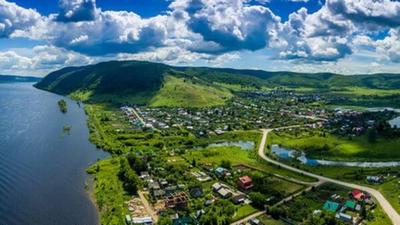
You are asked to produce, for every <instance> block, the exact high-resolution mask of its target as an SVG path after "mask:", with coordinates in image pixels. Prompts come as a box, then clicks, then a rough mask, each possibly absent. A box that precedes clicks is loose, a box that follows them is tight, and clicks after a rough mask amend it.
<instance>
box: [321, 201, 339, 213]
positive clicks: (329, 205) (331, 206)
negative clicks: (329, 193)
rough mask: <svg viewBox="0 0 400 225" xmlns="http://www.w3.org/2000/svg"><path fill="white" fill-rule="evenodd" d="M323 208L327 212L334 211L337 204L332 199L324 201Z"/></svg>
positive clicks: (337, 206)
mask: <svg viewBox="0 0 400 225" xmlns="http://www.w3.org/2000/svg"><path fill="white" fill-rule="evenodd" d="M323 209H324V210H326V211H329V212H336V211H337V210H338V209H339V204H338V203H336V202H332V201H329V200H328V201H326V202H325V204H324V206H323Z"/></svg>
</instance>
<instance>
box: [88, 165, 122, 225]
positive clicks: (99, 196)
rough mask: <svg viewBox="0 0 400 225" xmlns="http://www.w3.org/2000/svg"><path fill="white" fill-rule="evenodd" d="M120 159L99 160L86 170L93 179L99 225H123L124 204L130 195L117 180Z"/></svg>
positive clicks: (120, 181)
mask: <svg viewBox="0 0 400 225" xmlns="http://www.w3.org/2000/svg"><path fill="white" fill-rule="evenodd" d="M120 171H121V165H120V159H119V158H118V157H111V158H109V159H105V160H101V161H98V162H97V163H95V164H94V165H92V166H91V167H89V168H88V170H87V172H88V173H89V174H90V175H91V176H93V177H94V187H93V193H92V195H93V197H94V201H95V203H96V206H97V208H98V210H99V215H100V221H101V224H109V225H118V224H124V223H125V221H124V217H125V215H126V214H127V213H128V209H127V207H126V204H125V202H126V201H127V200H129V198H130V194H128V192H127V191H126V190H125V189H124V183H123V181H122V180H121V179H119V174H120Z"/></svg>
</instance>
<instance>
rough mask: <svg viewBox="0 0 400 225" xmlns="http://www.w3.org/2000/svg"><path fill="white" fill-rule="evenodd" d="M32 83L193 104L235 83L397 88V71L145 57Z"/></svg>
mask: <svg viewBox="0 0 400 225" xmlns="http://www.w3.org/2000/svg"><path fill="white" fill-rule="evenodd" d="M167 78H168V79H167ZM36 87H38V88H41V89H45V90H48V91H52V92H55V93H58V94H62V95H70V96H72V97H75V98H78V99H81V100H93V101H111V102H115V101H123V102H132V103H138V104H141V103H143V104H153V105H157V106H163V105H165V106H167V105H168V104H173V103H174V102H173V99H174V98H179V101H181V102H183V103H182V105H185V104H186V103H190V104H191V105H192V106H193V103H194V104H195V103H196V101H193V99H202V101H204V102H210V101H216V102H218V103H221V102H223V101H224V99H226V98H229V96H230V93H231V92H232V91H234V88H237V87H240V88H252V89H261V88H276V87H286V88H312V89H317V90H321V91H330V90H340V89H343V88H354V87H356V88H368V89H382V90H393V89H400V74H374V75H351V76H349V75H339V74H333V73H294V72H268V71H262V70H236V69H229V68H207V67H174V66H169V65H166V64H161V63H151V62H143V61H110V62H103V63H99V64H95V65H88V66H82V67H67V68H64V69H61V70H58V71H55V72H52V73H50V74H49V75H47V76H46V77H45V78H44V79H42V80H41V81H40V82H39V83H38V84H37V85H36ZM207 93H209V94H207ZM199 95H201V96H199ZM182 96H184V97H182ZM175 103H176V102H175ZM175 105H179V104H175Z"/></svg>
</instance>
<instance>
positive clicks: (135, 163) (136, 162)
mask: <svg viewBox="0 0 400 225" xmlns="http://www.w3.org/2000/svg"><path fill="white" fill-rule="evenodd" d="M126 158H127V159H128V162H129V165H130V167H131V168H132V169H133V170H135V172H136V173H137V174H140V173H141V172H143V171H146V170H147V165H146V161H145V160H142V159H140V158H139V157H138V156H137V155H136V154H135V153H133V152H131V153H129V154H128V155H127V156H126Z"/></svg>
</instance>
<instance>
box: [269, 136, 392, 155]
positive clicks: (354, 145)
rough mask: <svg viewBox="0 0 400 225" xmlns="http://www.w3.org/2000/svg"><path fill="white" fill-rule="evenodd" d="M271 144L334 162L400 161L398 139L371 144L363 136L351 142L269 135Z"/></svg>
mask: <svg viewBox="0 0 400 225" xmlns="http://www.w3.org/2000/svg"><path fill="white" fill-rule="evenodd" d="M271 139H272V143H273V144H279V145H282V146H285V147H287V148H292V149H298V150H304V151H305V152H306V153H307V154H308V155H310V156H313V157H317V158H324V159H334V160H347V161H351V160H353V161H355V160H368V161H374V160H375V161H379V160H382V161H390V160H396V159H400V151H398V148H399V147H398V146H400V140H399V139H391V140H383V139H379V140H378V141H377V142H376V143H374V144H371V143H369V142H368V141H367V138H366V137H365V136H361V137H354V138H353V139H352V140H348V139H347V138H341V137H337V136H334V135H328V134H327V135H326V137H321V136H317V135H307V134H305V135H304V136H299V137H295V136H292V135H288V134H281V135H279V136H278V135H277V134H273V135H271ZM325 144H326V145H328V146H329V151H327V152H318V151H312V150H310V149H315V148H319V149H321V148H322V147H323V146H324V145H325Z"/></svg>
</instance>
